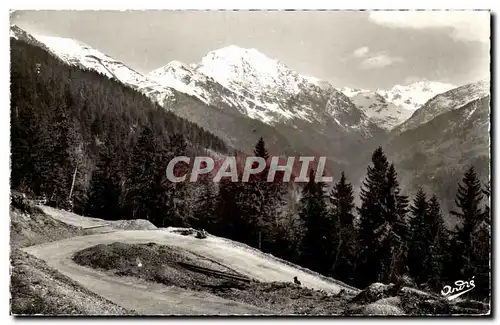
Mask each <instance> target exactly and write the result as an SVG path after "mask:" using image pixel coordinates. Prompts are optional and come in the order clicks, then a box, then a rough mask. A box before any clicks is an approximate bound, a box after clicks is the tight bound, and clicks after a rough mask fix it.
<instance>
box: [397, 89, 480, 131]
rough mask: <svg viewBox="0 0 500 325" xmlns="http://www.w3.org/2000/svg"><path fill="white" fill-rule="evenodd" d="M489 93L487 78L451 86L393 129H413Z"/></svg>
mask: <svg viewBox="0 0 500 325" xmlns="http://www.w3.org/2000/svg"><path fill="white" fill-rule="evenodd" d="M489 94H490V81H489V79H484V80H481V81H478V82H475V83H471V84H467V85H464V86H460V87H457V88H453V89H451V90H448V91H446V92H444V93H442V94H439V95H436V96H434V97H433V98H431V99H430V100H428V101H427V102H426V103H425V104H424V105H423V106H422V107H421V108H419V109H418V110H416V111H415V112H414V113H413V115H412V116H411V117H410V118H409V119H408V120H406V121H405V122H404V123H402V124H401V125H399V126H397V127H396V128H395V129H394V130H393V131H394V132H398V133H400V132H404V131H406V130H411V129H415V128H417V127H418V126H419V125H421V124H424V123H426V122H428V121H431V120H432V119H434V118H435V117H436V116H438V115H441V114H443V113H446V112H449V111H452V110H455V109H457V108H460V107H462V106H464V105H465V104H467V103H469V102H472V101H474V100H477V99H480V98H483V97H485V96H488V95H489Z"/></svg>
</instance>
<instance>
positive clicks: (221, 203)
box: [11, 40, 491, 297]
mask: <svg viewBox="0 0 500 325" xmlns="http://www.w3.org/2000/svg"><path fill="white" fill-rule="evenodd" d="M206 149H210V150H213V151H215V152H218V153H220V154H222V155H231V152H229V149H228V148H227V147H226V145H225V144H224V142H223V141H222V140H221V139H219V138H217V137H215V136H214V135H212V134H211V133H209V132H207V131H205V130H203V129H202V128H200V127H198V126H197V125H195V124H193V123H190V122H188V121H186V120H184V119H182V118H179V117H178V116H176V115H174V114H172V113H170V112H168V111H165V110H164V109H163V108H161V107H159V106H158V105H156V104H154V103H153V102H151V100H149V99H148V98H146V97H145V96H144V95H142V94H140V93H138V92H137V91H135V90H133V89H131V88H129V87H126V86H124V85H123V84H121V83H119V82H117V81H113V80H110V79H108V78H106V77H105V76H102V75H99V74H98V73H96V72H93V71H85V70H82V69H80V68H78V67H73V66H68V65H66V64H64V63H63V62H61V61H59V60H58V59H57V58H54V57H52V56H51V55H50V54H49V53H47V52H46V51H45V50H43V49H40V48H37V47H34V46H31V45H27V44H25V43H23V42H19V41H16V40H11V152H12V156H11V166H12V169H11V183H12V184H11V186H12V187H13V188H16V189H19V190H21V191H24V192H27V193H30V194H32V195H35V196H38V195H45V196H47V198H48V199H49V201H50V203H51V204H52V205H55V206H59V207H65V205H66V204H67V203H68V199H69V195H70V192H71V193H72V197H71V200H70V202H71V204H73V207H71V208H72V209H73V210H74V211H75V212H77V213H81V214H84V215H87V216H92V217H98V218H104V219H137V218H141V219H147V220H150V221H151V222H152V223H153V224H155V225H156V226H159V227H167V226H180V227H195V228H203V229H206V230H208V231H209V232H210V233H212V234H215V235H219V236H223V237H227V238H230V239H233V240H237V241H240V242H243V243H245V244H248V245H250V246H253V247H255V248H258V249H261V250H262V251H264V252H268V253H271V254H274V255H276V256H278V257H281V258H284V259H287V260H289V261H291V262H294V263H298V264H300V265H302V266H305V267H307V268H310V269H312V270H314V271H317V272H320V273H322V274H325V275H329V276H332V277H335V278H336V279H339V280H341V281H345V282H346V283H349V284H352V285H354V286H357V287H364V286H367V285H369V284H371V283H373V282H386V283H387V282H394V281H396V280H397V279H398V278H399V277H401V276H403V275H408V276H410V277H411V278H412V279H414V281H415V282H416V283H417V285H419V286H425V287H428V288H430V289H432V290H435V291H439V290H440V289H441V288H442V286H443V285H445V284H453V283H454V282H455V281H457V280H469V279H470V278H472V276H474V277H475V282H476V286H477V289H476V290H474V291H472V292H471V294H478V295H480V296H482V297H487V296H488V294H489V292H490V290H489V280H490V276H489V272H490V266H489V261H490V250H491V248H490V237H491V221H490V219H491V217H490V210H489V206H488V204H487V205H486V206H484V202H483V201H484V199H489V191H490V190H489V186H488V187H483V186H481V184H480V182H479V180H478V178H477V175H476V173H475V171H474V169H473V168H471V169H469V170H468V171H467V173H466V174H465V176H464V178H463V181H462V183H461V184H459V187H458V193H457V197H456V207H457V208H456V210H455V211H453V212H452V214H453V215H454V216H456V217H457V218H458V219H459V221H460V222H459V223H458V225H457V227H456V229H453V230H448V229H446V227H445V223H444V219H443V215H442V213H441V211H440V206H439V202H438V200H437V198H436V197H435V196H434V195H432V196H430V197H429V195H428V194H427V193H425V192H424V191H423V190H420V191H418V193H416V195H415V197H414V198H413V199H411V200H410V198H408V197H407V196H405V195H403V194H402V193H401V189H400V187H399V183H398V176H397V172H396V168H395V166H394V165H393V164H391V163H390V162H389V161H388V159H387V157H386V156H385V154H384V152H383V151H382V149H381V148H378V149H377V150H375V151H374V153H373V155H372V163H371V165H370V166H368V168H367V175H366V178H365V180H364V182H363V185H362V188H361V193H360V201H361V204H360V206H359V207H356V206H355V204H354V192H353V188H352V185H351V184H350V183H349V181H348V178H347V176H346V175H345V174H344V173H342V176H341V178H340V179H339V180H338V181H337V182H336V183H334V184H333V187H332V188H331V189H330V190H328V189H327V186H326V184H324V183H321V182H316V180H315V175H314V171H312V170H311V171H310V173H309V181H308V182H307V183H305V184H301V185H297V184H294V183H283V182H282V181H281V177H282V176H283V175H282V174H279V173H278V174H277V177H275V180H274V181H273V182H267V174H268V171H269V160H270V159H269V153H268V152H267V149H266V144H265V142H264V139H262V138H261V139H260V140H259V142H258V143H257V144H256V145H255V150H254V153H253V154H254V155H255V156H257V157H260V158H263V159H264V160H265V161H266V162H267V164H266V167H265V168H264V170H263V171H262V172H261V173H258V174H254V175H251V177H250V178H249V181H248V182H241V181H239V182H231V181H230V179H228V178H223V179H222V180H221V182H220V183H213V182H212V180H211V177H212V176H213V175H210V174H204V175H200V176H199V180H198V182H196V183H190V182H181V183H172V182H170V181H169V180H168V179H167V178H166V173H165V170H166V167H167V164H168V162H169V161H170V160H171V159H172V158H173V157H176V156H190V157H193V156H194V155H208V153H207V150H206ZM242 167H243V166H241V165H239V166H238V168H239V175H240V178H239V179H241V174H242ZM175 172H176V173H181V174H185V173H188V177H189V166H187V165H186V164H183V163H179V164H177V169H176V171H175ZM73 176H74V177H73ZM73 179H74V180H75V182H74V186H73V190H72V185H73ZM410 201H411V202H410Z"/></svg>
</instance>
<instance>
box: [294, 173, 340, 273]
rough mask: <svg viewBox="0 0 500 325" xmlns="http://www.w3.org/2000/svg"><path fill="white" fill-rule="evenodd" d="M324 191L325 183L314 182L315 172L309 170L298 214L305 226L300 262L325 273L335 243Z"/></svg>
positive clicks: (329, 265) (327, 269)
mask: <svg viewBox="0 0 500 325" xmlns="http://www.w3.org/2000/svg"><path fill="white" fill-rule="evenodd" d="M324 191H325V184H324V183H322V182H316V180H315V173H314V171H313V170H311V171H310V172H309V181H308V182H307V184H306V185H305V186H304V188H303V190H302V198H301V199H300V212H299V216H300V218H301V219H302V220H303V222H304V226H305V234H304V238H303V240H302V249H301V251H302V256H301V260H302V263H303V265H306V266H307V267H309V268H310V269H312V270H314V271H317V272H320V273H322V274H327V273H328V272H329V271H330V270H331V266H332V259H333V257H334V253H333V252H334V249H335V244H334V243H333V240H332V237H333V235H334V233H333V232H332V227H331V223H330V220H329V218H328V211H327V206H326V202H325V193H324Z"/></svg>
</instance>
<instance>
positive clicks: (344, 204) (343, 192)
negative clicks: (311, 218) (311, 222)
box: [329, 172, 357, 282]
mask: <svg viewBox="0 0 500 325" xmlns="http://www.w3.org/2000/svg"><path fill="white" fill-rule="evenodd" d="M329 198H330V204H331V209H330V214H331V217H330V219H331V224H332V225H333V227H332V228H333V229H332V231H334V232H335V233H336V236H335V240H334V244H335V243H337V247H336V251H335V258H334V260H333V266H332V270H331V272H332V276H333V277H334V278H336V279H339V280H342V281H346V282H353V272H354V270H355V260H356V258H357V256H356V232H355V230H354V215H353V213H352V212H353V209H354V195H353V190H352V185H351V184H350V183H348V182H347V179H346V176H345V174H344V172H342V175H341V177H340V180H339V181H338V182H337V183H336V184H335V185H334V187H333V189H332V191H331V193H330V195H329Z"/></svg>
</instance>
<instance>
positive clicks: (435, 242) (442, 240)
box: [426, 195, 451, 291]
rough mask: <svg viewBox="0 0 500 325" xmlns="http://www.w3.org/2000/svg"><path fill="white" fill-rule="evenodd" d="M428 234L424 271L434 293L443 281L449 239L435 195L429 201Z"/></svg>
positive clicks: (448, 252)
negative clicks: (426, 271) (427, 250)
mask: <svg viewBox="0 0 500 325" xmlns="http://www.w3.org/2000/svg"><path fill="white" fill-rule="evenodd" d="M427 224H429V232H430V236H429V237H430V238H431V243H430V245H429V246H430V250H429V258H427V265H426V269H427V270H428V284H429V286H430V287H431V288H432V289H434V290H435V291H438V290H440V288H442V283H444V281H445V277H444V270H445V263H446V261H447V260H448V257H447V255H448V254H450V252H451V250H450V249H449V245H448V243H449V237H448V231H447V229H446V226H445V223H444V219H443V215H442V214H441V208H440V206H439V202H438V199H437V197H436V195H433V196H432V197H431V199H430V201H429V212H428V221H427Z"/></svg>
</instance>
